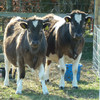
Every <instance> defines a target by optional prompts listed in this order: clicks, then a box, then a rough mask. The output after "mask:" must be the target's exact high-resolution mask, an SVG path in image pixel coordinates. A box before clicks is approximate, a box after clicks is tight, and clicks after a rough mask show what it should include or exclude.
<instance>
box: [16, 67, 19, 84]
mask: <svg viewBox="0 0 100 100" xmlns="http://www.w3.org/2000/svg"><path fill="white" fill-rule="evenodd" d="M19 79H20V73H19V67H17V84H18V82H19Z"/></svg>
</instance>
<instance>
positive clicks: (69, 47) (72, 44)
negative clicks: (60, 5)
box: [43, 10, 91, 89]
mask: <svg viewBox="0 0 100 100" xmlns="http://www.w3.org/2000/svg"><path fill="white" fill-rule="evenodd" d="M43 18H44V19H45V18H49V19H51V25H52V26H51V28H50V29H49V30H47V32H46V38H47V43H48V48H47V54H46V56H47V61H46V72H45V74H46V80H48V79H49V68H50V66H51V62H53V61H54V62H58V63H59V65H60V73H61V80H60V84H59V87H60V88H61V89H63V88H64V87H65V82H64V74H65V72H66V66H65V58H66V60H67V61H69V60H70V63H72V64H73V68H72V71H73V81H72V86H73V87H74V88H78V83H77V78H76V75H77V69H78V64H79V61H80V59H81V55H82V49H83V46H84V38H83V34H84V31H85V25H86V23H87V22H90V21H91V17H89V16H87V14H86V13H85V12H82V11H79V10H74V11H72V12H71V13H70V14H69V15H68V16H66V17H65V18H61V17H59V16H56V15H54V14H49V15H46V16H44V17H43Z"/></svg>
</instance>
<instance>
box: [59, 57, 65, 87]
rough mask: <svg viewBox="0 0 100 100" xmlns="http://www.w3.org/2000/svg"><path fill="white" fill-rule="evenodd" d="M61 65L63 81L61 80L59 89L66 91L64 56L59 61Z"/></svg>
mask: <svg viewBox="0 0 100 100" xmlns="http://www.w3.org/2000/svg"><path fill="white" fill-rule="evenodd" d="M59 64H60V73H61V80H60V84H59V87H60V88H61V89H64V87H65V81H64V74H65V72H66V66H65V63H64V56H63V57H62V58H60V59H59Z"/></svg>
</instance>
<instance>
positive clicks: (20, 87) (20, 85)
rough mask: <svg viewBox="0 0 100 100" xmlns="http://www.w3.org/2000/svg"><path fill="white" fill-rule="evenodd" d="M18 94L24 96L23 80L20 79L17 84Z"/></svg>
mask: <svg viewBox="0 0 100 100" xmlns="http://www.w3.org/2000/svg"><path fill="white" fill-rule="evenodd" d="M16 94H22V79H19V81H18V83H17V90H16Z"/></svg>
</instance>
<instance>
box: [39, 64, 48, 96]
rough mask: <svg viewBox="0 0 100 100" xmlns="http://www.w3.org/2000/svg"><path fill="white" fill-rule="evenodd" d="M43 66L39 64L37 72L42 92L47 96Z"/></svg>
mask: <svg viewBox="0 0 100 100" xmlns="http://www.w3.org/2000/svg"><path fill="white" fill-rule="evenodd" d="M44 73H45V72H44V65H43V64H41V66H40V71H39V78H40V80H41V84H42V91H43V94H49V92H48V90H47V87H46V85H45V75H44Z"/></svg>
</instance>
